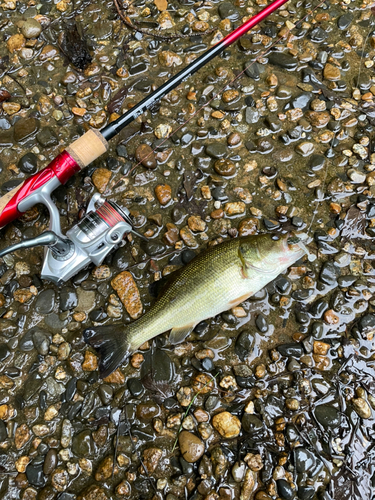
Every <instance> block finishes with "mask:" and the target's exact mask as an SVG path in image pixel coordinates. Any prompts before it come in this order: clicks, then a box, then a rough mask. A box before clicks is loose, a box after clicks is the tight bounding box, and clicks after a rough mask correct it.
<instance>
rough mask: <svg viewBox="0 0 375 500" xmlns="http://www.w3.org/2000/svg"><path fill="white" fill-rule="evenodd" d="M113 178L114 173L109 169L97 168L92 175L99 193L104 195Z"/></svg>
mask: <svg viewBox="0 0 375 500" xmlns="http://www.w3.org/2000/svg"><path fill="white" fill-rule="evenodd" d="M111 176H112V172H111V171H110V170H108V169H107V168H97V169H96V170H95V171H94V173H93V174H92V182H93V184H94V186H95V187H96V189H97V190H98V191H99V193H104V191H105V190H106V188H107V186H108V183H109V180H110V178H111Z"/></svg>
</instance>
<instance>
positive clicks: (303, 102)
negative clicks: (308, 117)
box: [290, 92, 314, 111]
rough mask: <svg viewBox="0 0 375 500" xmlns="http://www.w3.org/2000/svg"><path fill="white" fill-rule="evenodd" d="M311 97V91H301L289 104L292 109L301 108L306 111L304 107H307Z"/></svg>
mask: <svg viewBox="0 0 375 500" xmlns="http://www.w3.org/2000/svg"><path fill="white" fill-rule="evenodd" d="M313 97H314V96H313V93H312V92H302V93H301V94H300V95H298V96H297V97H295V98H294V99H293V100H292V101H291V103H290V104H291V106H292V108H294V109H296V108H301V109H302V110H303V111H306V109H308V108H309V106H310V102H311V101H312V99H313Z"/></svg>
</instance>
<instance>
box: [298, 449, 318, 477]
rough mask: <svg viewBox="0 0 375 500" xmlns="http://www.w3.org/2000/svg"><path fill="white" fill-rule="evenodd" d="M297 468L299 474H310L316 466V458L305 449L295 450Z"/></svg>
mask: <svg viewBox="0 0 375 500" xmlns="http://www.w3.org/2000/svg"><path fill="white" fill-rule="evenodd" d="M294 453H295V466H296V469H297V472H298V473H301V472H309V471H311V470H312V468H313V467H314V466H315V462H316V460H315V457H314V455H313V454H312V453H311V452H310V451H309V450H306V449H305V448H302V447H301V448H296V449H295V452H294Z"/></svg>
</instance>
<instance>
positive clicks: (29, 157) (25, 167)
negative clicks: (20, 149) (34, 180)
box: [18, 153, 38, 174]
mask: <svg viewBox="0 0 375 500" xmlns="http://www.w3.org/2000/svg"><path fill="white" fill-rule="evenodd" d="M18 167H19V169H20V170H21V172H24V173H25V174H34V173H35V172H36V171H37V168H38V158H37V156H36V155H34V153H26V154H25V155H23V156H22V157H21V158H20V159H19V160H18Z"/></svg>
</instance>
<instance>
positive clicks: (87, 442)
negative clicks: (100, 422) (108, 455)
mask: <svg viewBox="0 0 375 500" xmlns="http://www.w3.org/2000/svg"><path fill="white" fill-rule="evenodd" d="M72 451H73V453H74V454H75V455H77V456H78V457H81V458H89V457H91V456H92V455H93V454H94V452H95V444H94V441H93V439H92V437H91V431H89V430H88V429H86V430H84V431H82V432H80V433H79V434H77V435H76V436H74V437H73V441H72Z"/></svg>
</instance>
